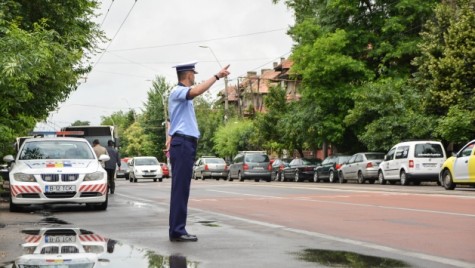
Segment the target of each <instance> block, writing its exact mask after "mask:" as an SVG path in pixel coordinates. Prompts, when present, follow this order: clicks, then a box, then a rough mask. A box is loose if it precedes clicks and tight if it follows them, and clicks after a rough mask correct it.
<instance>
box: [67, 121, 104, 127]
mask: <svg viewBox="0 0 475 268" xmlns="http://www.w3.org/2000/svg"><path fill="white" fill-rule="evenodd" d="M89 125H91V122H89V121H81V120H76V121H74V122H73V123H72V124H71V126H89ZM104 125H105V124H104ZM110 125H112V124H110Z"/></svg>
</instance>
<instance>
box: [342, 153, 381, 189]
mask: <svg viewBox="0 0 475 268" xmlns="http://www.w3.org/2000/svg"><path fill="white" fill-rule="evenodd" d="M383 159H384V153H377V152H366V153H357V154H354V155H353V156H351V158H350V159H349V160H348V162H345V163H344V164H343V165H342V166H341V168H340V169H339V171H338V180H339V182H340V183H345V182H347V180H356V181H358V183H361V184H363V183H365V181H368V182H369V183H370V184H373V183H374V182H375V181H376V180H378V169H379V164H380V163H381V162H382V161H383Z"/></svg>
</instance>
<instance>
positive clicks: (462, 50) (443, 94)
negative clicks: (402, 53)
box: [414, 0, 475, 143]
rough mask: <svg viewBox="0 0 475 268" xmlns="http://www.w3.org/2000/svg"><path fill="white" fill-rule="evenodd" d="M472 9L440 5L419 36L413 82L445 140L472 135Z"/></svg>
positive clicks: (468, 4) (464, 0) (466, 4)
mask: <svg viewBox="0 0 475 268" xmlns="http://www.w3.org/2000/svg"><path fill="white" fill-rule="evenodd" d="M474 25H475V6H474V4H473V1H469V0H460V1H455V2H448V1H446V2H443V3H441V4H439V5H438V6H437V8H436V9H435V16H434V18H433V19H431V20H429V21H428V22H427V24H426V26H425V29H424V31H423V32H422V33H421V36H422V42H421V44H420V46H419V47H420V49H421V51H422V54H421V56H419V57H417V58H416V59H415V60H414V65H415V66H417V67H418V70H417V72H416V74H415V78H414V82H415V83H416V84H417V85H418V87H419V90H420V91H421V92H423V93H424V96H425V98H424V99H423V101H422V105H423V107H424V108H425V110H426V112H427V113H428V114H432V115H435V116H438V117H440V118H439V121H438V123H439V125H438V127H437V129H436V132H437V134H438V135H439V137H441V138H442V139H444V140H446V141H451V142H459V143H465V142H466V141H467V140H469V139H471V138H473V135H474V133H475V113H474V112H473V111H474V110H475V94H474V92H475V68H474V66H475V50H474V49H473V48H474V47H475V28H474V27H473V26H474Z"/></svg>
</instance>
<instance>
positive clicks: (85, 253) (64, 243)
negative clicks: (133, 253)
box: [13, 228, 115, 268]
mask: <svg viewBox="0 0 475 268" xmlns="http://www.w3.org/2000/svg"><path fill="white" fill-rule="evenodd" d="M22 232H23V233H24V234H25V236H24V240H25V243H23V244H22V245H21V247H22V250H23V252H22V253H23V254H22V255H21V256H20V257H18V258H17V259H16V260H15V261H14V264H15V266H13V267H80V268H92V267H97V266H99V265H100V264H107V263H108V262H109V260H107V259H104V258H103V257H105V254H106V253H107V252H111V251H113V246H114V243H115V241H114V240H111V239H107V238H105V237H103V236H101V235H98V234H95V233H93V232H90V231H87V230H83V229H79V228H42V229H39V230H38V229H36V230H35V229H33V230H23V231H22ZM111 242H112V243H111Z"/></svg>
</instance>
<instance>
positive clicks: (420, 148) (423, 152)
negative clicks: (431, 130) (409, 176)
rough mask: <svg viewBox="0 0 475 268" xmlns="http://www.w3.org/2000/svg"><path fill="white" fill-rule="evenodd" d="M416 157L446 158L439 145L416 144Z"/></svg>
mask: <svg viewBox="0 0 475 268" xmlns="http://www.w3.org/2000/svg"><path fill="white" fill-rule="evenodd" d="M414 157H431V158H441V157H444V151H443V149H442V146H441V145H440V144H438V143H421V144H416V146H415V149H414Z"/></svg>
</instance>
